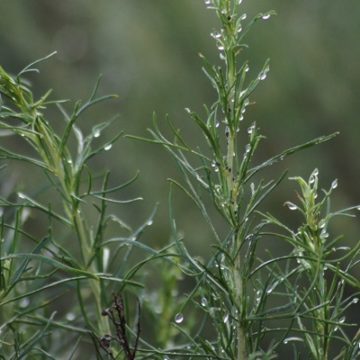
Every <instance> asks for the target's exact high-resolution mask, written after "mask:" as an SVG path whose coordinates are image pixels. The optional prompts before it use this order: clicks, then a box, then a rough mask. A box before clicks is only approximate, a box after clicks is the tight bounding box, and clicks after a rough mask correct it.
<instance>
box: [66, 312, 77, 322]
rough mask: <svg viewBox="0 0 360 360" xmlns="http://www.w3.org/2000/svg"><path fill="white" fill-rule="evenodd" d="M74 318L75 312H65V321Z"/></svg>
mask: <svg viewBox="0 0 360 360" xmlns="http://www.w3.org/2000/svg"><path fill="white" fill-rule="evenodd" d="M75 318H76V316H75V314H74V313H73V312H69V313H67V314H66V320H67V321H74V320H75Z"/></svg>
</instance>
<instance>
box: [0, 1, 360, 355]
mask: <svg viewBox="0 0 360 360" xmlns="http://www.w3.org/2000/svg"><path fill="white" fill-rule="evenodd" d="M205 5H206V8H208V9H209V10H210V11H214V13H215V14H216V16H217V18H218V20H219V29H217V30H214V31H213V32H212V33H211V36H212V37H213V39H214V41H215V44H216V47H217V49H218V54H219V57H220V59H219V60H218V61H219V63H218V62H215V64H212V63H211V62H210V61H209V60H208V59H207V58H206V57H205V56H204V55H200V57H201V59H202V61H203V71H204V73H205V75H206V76H207V78H208V79H209V81H210V84H211V86H212V87H213V89H214V90H215V100H214V102H213V104H211V105H209V106H205V109H204V113H203V114H198V113H197V112H195V111H192V110H191V109H186V112H187V114H188V116H189V117H190V119H191V120H192V121H193V122H194V124H196V126H197V127H198V128H199V132H200V134H202V135H203V137H204V139H205V142H204V143H203V145H202V144H201V143H200V142H199V143H198V144H195V145H194V146H192V145H190V143H189V142H188V141H187V140H186V139H185V137H184V136H183V135H182V134H181V132H180V130H179V129H178V128H177V127H176V126H175V124H174V123H173V122H172V121H171V120H170V119H169V118H168V119H167V123H168V125H169V129H170V132H171V137H170V136H167V135H166V134H165V133H164V131H163V130H162V129H160V126H159V121H158V120H157V118H156V116H154V127H153V128H152V129H150V133H151V135H152V138H150V139H143V138H140V137H137V136H128V137H130V138H133V139H137V140H145V141H148V142H151V143H155V144H161V145H162V146H164V147H165V149H166V150H167V151H168V152H169V153H170V154H171V155H172V157H173V158H174V159H175V161H176V163H177V165H178V167H179V169H180V171H181V173H182V176H183V180H177V179H169V182H170V192H169V219H170V226H171V238H170V240H169V242H168V243H167V244H166V245H165V246H164V247H163V248H160V249H155V248H152V247H151V246H149V245H147V244H145V243H143V242H141V241H140V238H141V236H142V235H143V233H144V231H145V230H146V228H147V227H148V226H150V225H151V224H152V223H153V218H154V215H155V210H156V209H155V210H154V211H153V212H152V213H151V214H150V216H149V218H148V219H146V220H145V222H144V221H142V223H143V225H141V226H139V227H138V228H136V229H133V228H131V227H130V226H129V225H128V224H126V223H125V222H124V221H122V220H121V219H119V218H118V216H117V215H116V214H115V213H113V212H112V211H110V209H111V210H112V209H113V207H110V205H119V206H124V205H126V206H128V205H127V204H128V203H133V202H134V201H137V200H140V198H135V199H125V200H119V196H118V195H117V193H118V192H120V191H121V190H123V189H124V188H125V187H126V186H127V185H129V184H131V183H132V182H133V181H134V180H135V179H136V176H135V177H134V178H132V179H130V180H129V181H128V182H126V183H125V184H121V185H115V186H110V182H111V177H110V172H109V171H105V173H104V174H102V175H100V174H98V173H95V172H94V170H93V169H92V167H91V159H93V158H94V157H96V156H100V155H104V154H107V152H108V151H110V150H111V148H112V146H113V143H114V142H115V141H116V140H117V139H118V138H119V137H120V136H121V135H122V133H121V132H120V133H119V134H116V135H115V136H113V138H110V139H109V140H105V141H104V140H102V139H103V137H104V133H106V128H107V127H108V126H110V125H111V121H106V120H105V121H104V122H103V123H100V124H97V125H95V126H94V127H93V128H92V129H90V130H88V131H84V130H81V128H82V126H81V120H82V118H83V117H84V116H85V115H86V114H87V112H88V111H89V110H90V108H91V107H92V106H93V105H95V104H97V103H99V102H103V101H105V100H109V99H111V98H113V97H114V96H113V95H109V96H107V95H105V96H98V95H97V93H98V85H99V81H98V82H97V83H96V85H95V87H94V90H93V91H92V92H91V94H90V96H89V98H88V99H87V100H86V101H85V102H81V101H78V102H76V103H75V104H72V105H71V104H70V103H69V102H65V101H57V100H52V99H51V97H50V96H51V92H50V91H49V92H47V93H46V94H45V95H44V96H42V97H40V98H39V99H37V98H36V97H35V96H34V94H33V92H32V89H31V86H30V85H29V82H28V80H27V79H26V78H27V77H29V76H30V75H31V74H32V73H33V72H38V70H37V65H38V64H39V63H40V62H41V61H43V60H46V59H47V58H48V57H46V58H44V59H40V60H38V61H36V62H34V63H32V64H30V65H29V66H27V67H25V68H24V69H23V70H22V71H20V72H19V73H18V74H17V75H11V74H10V73H9V72H7V71H6V70H5V69H3V68H2V67H0V94H1V102H0V128H1V133H0V135H2V136H4V138H5V139H7V137H9V139H7V141H4V143H3V145H2V146H1V147H0V156H1V158H2V159H3V160H4V162H3V164H4V167H5V166H6V165H7V164H11V163H13V162H15V161H22V162H25V163H26V165H27V169H30V171H34V172H35V170H36V169H38V170H40V173H41V174H42V175H43V178H44V184H42V185H41V186H39V188H36V189H35V190H33V189H30V187H29V188H25V189H20V188H18V187H17V185H15V184H13V182H12V181H11V178H10V179H9V178H7V180H3V181H9V182H10V183H9V184H8V186H7V188H8V189H9V188H10V190H8V191H7V192H4V193H3V194H2V197H1V199H0V205H1V209H2V213H1V225H0V231H1V242H0V270H1V272H0V358H2V359H68V360H70V359H82V358H86V359H87V358H96V359H125V360H135V359H161V360H173V359H189V360H190V359H207V360H208V359H209V360H210V359H219V360H260V359H264V360H265V359H276V358H284V356H286V358H293V359H314V360H330V359H338V360H340V359H347V360H353V359H356V358H359V357H360V347H359V344H360V332H359V331H357V330H358V327H359V326H358V325H359V324H355V323H352V321H351V319H347V318H346V312H347V310H348V308H349V307H351V306H355V305H356V304H357V303H358V302H359V298H358V296H359V290H360V282H359V280H358V279H357V277H356V275H355V271H356V270H358V264H359V252H360V242H357V243H356V244H355V245H354V246H353V247H352V248H350V247H347V246H345V245H344V243H343V239H342V237H341V236H338V235H336V234H334V231H333V228H332V223H333V221H334V220H335V219H336V218H338V217H339V216H346V217H350V218H351V217H354V216H355V214H356V212H357V211H358V210H359V207H358V206H353V207H349V208H346V209H343V210H334V209H333V208H332V205H331V201H330V200H331V196H332V194H333V192H334V191H335V190H336V188H337V186H338V183H337V180H334V181H333V182H332V183H331V185H330V186H328V190H326V187H325V189H324V190H322V186H321V185H320V182H319V171H318V170H317V169H315V170H314V171H313V172H312V173H311V175H310V176H309V178H308V179H307V180H305V179H303V178H302V177H292V178H290V180H291V181H292V182H293V183H294V184H295V186H296V192H295V194H296V195H295V198H294V199H290V200H289V201H288V202H286V203H285V205H286V207H287V208H288V209H289V211H290V212H291V214H293V213H295V212H297V213H299V215H300V216H301V220H300V219H299V218H296V219H294V221H292V224H293V223H295V221H296V220H297V221H299V223H298V224H297V225H296V226H293V225H289V224H287V221H283V220H281V219H280V218H278V217H277V216H274V215H273V214H271V213H269V212H268V211H267V209H266V206H265V200H266V199H267V198H268V197H269V196H271V195H272V196H275V193H274V190H275V189H276V188H277V187H278V186H279V184H280V183H281V182H282V181H284V180H285V179H286V178H287V174H286V173H283V174H279V175H278V176H277V177H276V178H275V179H270V180H269V179H267V177H268V175H267V174H268V173H267V172H266V170H267V169H268V168H269V167H271V166H273V165H274V164H276V163H278V162H280V161H282V160H283V159H285V158H286V157H287V156H290V155H292V154H294V153H296V152H297V151H300V150H303V149H306V148H308V147H311V146H313V145H316V144H320V143H322V142H325V141H328V140H330V139H331V138H332V137H334V136H335V134H332V135H329V136H321V137H319V138H316V139H314V140H311V141H309V142H306V143H304V144H301V145H297V146H294V147H291V148H289V149H287V150H284V151H282V152H281V153H279V154H277V155H274V156H272V157H270V158H268V159H265V160H263V159H260V156H259V155H258V152H257V149H258V147H259V146H260V144H261V141H262V140H263V139H264V136H263V135H262V134H261V132H260V128H259V126H258V125H257V124H256V123H254V122H251V120H250V119H249V117H248V115H247V114H248V110H249V108H250V107H252V106H253V105H254V104H255V102H254V91H255V89H256V88H257V87H258V86H259V85H260V84H261V83H262V82H263V81H264V80H266V78H267V75H268V72H269V70H270V65H269V61H266V62H265V64H264V65H263V66H262V67H261V68H260V69H258V70H257V71H256V70H253V69H252V67H253V66H251V68H250V64H249V63H248V61H247V60H246V50H247V45H246V44H245V43H244V40H245V36H246V34H247V33H248V32H249V30H250V29H251V28H252V27H253V26H254V25H255V24H256V23H259V22H262V21H266V20H268V19H269V18H270V17H271V16H272V15H274V14H275V13H274V12H273V11H270V12H265V13H260V14H258V15H256V16H254V17H252V18H250V17H249V18H248V16H247V14H245V13H243V12H242V11H241V10H242V0H236V1H235V0H206V1H205ZM52 55H53V54H52ZM53 110H56V112H55V111H53ZM58 118H60V119H61V121H62V122H61V123H60V124H59V122H57V120H55V119H58ZM61 124H62V125H61ZM10 136H11V137H10ZM13 139H16V141H22V142H23V143H22V144H23V145H24V144H25V145H24V146H25V149H26V151H21V150H19V149H18V148H17V149H14V147H13V146H12V144H11V143H10V142H9V141H8V140H13ZM1 171H2V172H3V173H4V172H5V171H6V169H5V168H2V169H1ZM3 178H4V179H5V176H4V177H3ZM175 189H180V190H181V191H182V193H183V194H186V196H188V197H189V198H190V199H191V200H192V202H193V203H194V205H195V206H196V207H197V208H198V209H199V211H200V213H201V214H202V216H203V217H204V219H205V223H206V226H207V227H208V229H210V232H211V234H212V237H213V239H212V240H211V239H209V245H211V246H212V252H211V255H210V256H209V258H208V259H206V260H204V259H201V258H199V257H198V256H195V255H194V254H192V252H191V251H190V250H189V248H188V246H187V242H186V239H184V236H183V235H182V233H181V231H179V229H178V226H177V223H176V220H175V219H176V216H175V214H174V210H173V201H174V200H173V194H174V191H175ZM280 205H282V204H280ZM218 217H219V218H220V219H221V220H222V223H221V225H219V224H220V222H219V221H218ZM34 218H39V219H41V221H42V224H45V225H44V226H43V227H42V228H41V229H34V227H32V226H31V222H32V220H33V219H34ZM137 220H138V221H139V219H137ZM114 233H115V234H116V235H113V234H114ZM188 237H189V236H188ZM270 241H271V242H276V243H277V244H278V246H279V247H280V248H281V249H282V253H281V254H279V255H276V256H274V255H272V253H271V251H270V250H266V249H268V248H269V245H268V244H269V242H270ZM154 279H155V281H154ZM184 282H186V286H187V289H188V290H187V292H186V293H185V294H184V293H182V291H181V289H182V285H183V283H184ZM350 289H351V291H349V290H350ZM89 344H91V345H90V348H91V350H90V351H89ZM284 354H285V355H284Z"/></svg>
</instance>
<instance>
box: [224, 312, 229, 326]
mask: <svg viewBox="0 0 360 360" xmlns="http://www.w3.org/2000/svg"><path fill="white" fill-rule="evenodd" d="M228 321H229V314H226V315H225V316H224V319H223V322H224V324H226V323H227V322H228Z"/></svg>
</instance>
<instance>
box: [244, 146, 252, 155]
mask: <svg viewBox="0 0 360 360" xmlns="http://www.w3.org/2000/svg"><path fill="white" fill-rule="evenodd" d="M250 150H251V146H250V144H247V145H246V146H245V153H246V154H248V153H249V152H250Z"/></svg>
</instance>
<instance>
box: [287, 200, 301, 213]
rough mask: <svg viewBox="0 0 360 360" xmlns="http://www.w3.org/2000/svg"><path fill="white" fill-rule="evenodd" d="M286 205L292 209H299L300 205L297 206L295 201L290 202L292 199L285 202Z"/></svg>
mask: <svg viewBox="0 0 360 360" xmlns="http://www.w3.org/2000/svg"><path fill="white" fill-rule="evenodd" d="M285 205H286V206H287V207H288V208H289V210H291V211H294V210H297V209H298V207H297V205H295V204H294V203H292V202H290V201H287V202H286V203H285Z"/></svg>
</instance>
